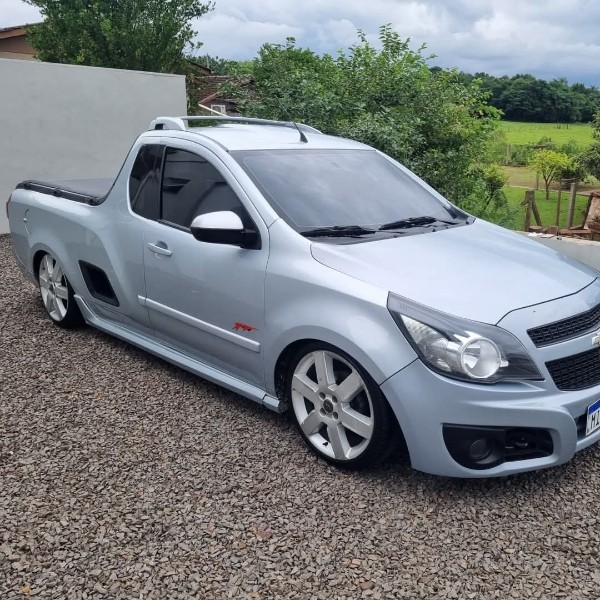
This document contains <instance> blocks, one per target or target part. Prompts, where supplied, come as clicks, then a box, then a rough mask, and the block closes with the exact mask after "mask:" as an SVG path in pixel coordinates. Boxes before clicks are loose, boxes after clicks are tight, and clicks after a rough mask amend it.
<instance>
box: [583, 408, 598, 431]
mask: <svg viewBox="0 0 600 600" xmlns="http://www.w3.org/2000/svg"><path fill="white" fill-rule="evenodd" d="M598 427H600V400H598V401H597V402H594V404H592V405H591V406H588V409H587V423H586V425H585V435H590V433H592V432H594V431H596V429H598Z"/></svg>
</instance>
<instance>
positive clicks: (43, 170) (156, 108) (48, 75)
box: [0, 58, 186, 233]
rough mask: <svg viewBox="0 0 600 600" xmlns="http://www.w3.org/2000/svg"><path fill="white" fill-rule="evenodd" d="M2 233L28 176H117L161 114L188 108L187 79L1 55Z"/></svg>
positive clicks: (183, 112)
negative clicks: (14, 195)
mask: <svg viewBox="0 0 600 600" xmlns="http://www.w3.org/2000/svg"><path fill="white" fill-rule="evenodd" d="M0 90H1V92H0V233H6V232H7V231H8V222H7V220H6V212H5V210H4V202H5V201H6V200H7V199H8V196H9V194H10V193H11V192H12V190H13V189H14V188H15V186H16V185H17V183H19V182H20V181H22V180H24V179H85V178H101V177H114V176H116V175H117V172H118V170H119V168H120V167H121V164H122V162H123V160H124V158H125V156H126V154H127V152H128V150H129V148H130V147H131V145H132V143H133V141H134V140H135V138H136V137H137V136H138V135H139V134H140V133H141V132H142V131H144V130H146V129H147V128H148V125H149V124H150V121H151V120H152V119H153V118H155V117H157V116H159V115H184V114H185V113H186V96H185V80H184V77H183V76H180V75H164V74H157V73H142V72H137V71H122V70H117V69H100V68H95V67H80V66H74V65H57V64H51V63H43V62H38V61H22V60H9V59H2V58H0Z"/></svg>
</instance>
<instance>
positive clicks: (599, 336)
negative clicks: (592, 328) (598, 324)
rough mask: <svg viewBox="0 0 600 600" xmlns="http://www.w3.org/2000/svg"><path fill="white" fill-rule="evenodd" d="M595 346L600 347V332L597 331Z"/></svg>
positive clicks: (593, 341)
mask: <svg viewBox="0 0 600 600" xmlns="http://www.w3.org/2000/svg"><path fill="white" fill-rule="evenodd" d="M592 344H593V345H600V331H596V335H594V337H593V338H592Z"/></svg>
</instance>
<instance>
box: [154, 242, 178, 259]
mask: <svg viewBox="0 0 600 600" xmlns="http://www.w3.org/2000/svg"><path fill="white" fill-rule="evenodd" d="M148 249H149V250H150V252H154V254H160V255H161V256H171V254H173V253H172V252H171V251H170V250H169V248H167V245H166V244H165V243H164V242H157V243H156V244H151V243H148Z"/></svg>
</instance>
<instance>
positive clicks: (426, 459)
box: [381, 360, 600, 477]
mask: <svg viewBox="0 0 600 600" xmlns="http://www.w3.org/2000/svg"><path fill="white" fill-rule="evenodd" d="M536 383H538V382H528V383H525V382H514V383H499V384H496V385H490V386H486V385H478V384H471V383H466V382H461V381H456V380H453V379H449V378H446V377H442V376H440V375H437V374H436V373H433V372H432V371H430V370H429V369H428V368H427V367H425V365H424V364H423V363H422V362H421V361H420V360H415V361H414V362H413V363H411V364H410V365H408V366H407V367H406V368H405V369H403V370H402V371H400V372H398V373H396V374H395V375H394V376H392V377H390V378H389V379H388V380H386V381H385V382H384V383H383V384H382V386H381V389H382V391H383V393H384V394H385V396H386V398H387V399H388V401H389V403H390V405H391V407H392V409H393V410H394V413H395V414H396V417H397V419H398V421H399V423H400V425H401V427H402V431H403V433H404V437H405V439H406V444H407V446H408V451H409V453H410V459H411V463H412V466H413V467H414V468H415V469H418V470H420V471H425V472H426V473H432V474H435V475H446V476H449V477H500V476H504V475H509V474H511V473H520V472H525V471H533V470H537V469H542V468H547V467H552V466H555V465H560V464H562V463H565V462H567V461H569V460H570V459H571V458H572V457H573V455H574V454H575V452H578V451H579V450H582V449H583V448H586V447H587V446H590V445H591V444H594V443H596V442H597V441H599V440H600V430H597V431H596V432H594V433H592V434H591V435H589V436H585V430H582V429H581V427H579V430H578V427H577V422H576V421H577V420H578V419H580V421H579V423H580V424H581V417H582V415H585V414H586V411H587V407H588V406H590V405H591V404H593V403H594V402H596V401H597V400H598V399H599V398H600V386H595V387H593V388H589V389H586V390H581V391H573V392H561V391H558V390H556V391H551V390H549V389H547V388H546V387H545V386H544V385H543V383H542V382H539V383H541V384H542V385H536ZM444 425H466V426H481V427H505V428H535V429H544V430H547V431H548V433H549V434H550V436H551V438H552V453H551V454H550V455H549V456H544V457H541V458H534V459H526V460H514V461H511V462H503V463H502V464H499V465H497V466H494V467H492V468H489V469H470V468H466V467H464V466H462V465H461V464H459V463H458V462H456V461H455V460H454V459H453V458H452V456H451V455H450V452H449V451H448V448H447V446H446V443H445V441H444V436H443V426H444Z"/></svg>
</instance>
